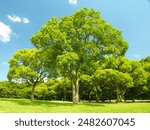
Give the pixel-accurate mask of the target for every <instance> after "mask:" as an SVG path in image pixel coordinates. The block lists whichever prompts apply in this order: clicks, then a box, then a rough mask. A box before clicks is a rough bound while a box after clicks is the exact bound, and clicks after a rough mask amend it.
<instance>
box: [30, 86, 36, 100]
mask: <svg viewBox="0 0 150 130" xmlns="http://www.w3.org/2000/svg"><path fill="white" fill-rule="evenodd" d="M35 86H36V85H33V86H32V91H31V96H30V99H31V100H32V101H33V100H34V90H35Z"/></svg>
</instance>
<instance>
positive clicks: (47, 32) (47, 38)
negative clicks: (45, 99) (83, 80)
mask: <svg viewBox="0 0 150 130" xmlns="http://www.w3.org/2000/svg"><path fill="white" fill-rule="evenodd" d="M31 42H32V43H33V44H34V45H35V47H36V48H38V49H40V50H41V51H43V52H44V53H45V54H46V56H47V62H49V65H51V67H52V66H53V67H54V68H55V70H56V71H58V74H59V76H67V77H69V79H70V81H71V84H72V100H73V102H74V103H78V102H79V80H80V76H81V75H82V74H84V73H86V70H85V68H86V69H90V68H92V63H94V62H100V61H101V59H102V58H103V57H105V56H108V55H114V56H116V57H117V56H124V54H125V52H126V50H127V49H128V44H127V42H126V41H125V40H123V37H122V35H121V32H120V31H118V30H117V29H115V28H113V27H112V26H111V25H110V24H108V23H106V21H105V20H103V19H102V18H101V16H100V12H97V11H95V10H94V9H87V8H84V9H80V10H78V11H77V12H76V13H74V14H72V15H71V16H65V17H62V18H61V19H58V18H56V17H54V18H51V19H50V20H49V21H48V22H47V23H46V24H45V25H43V26H42V28H41V29H40V30H39V31H38V32H37V33H36V34H35V35H33V36H32V38H31ZM49 65H48V64H47V66H46V67H49Z"/></svg>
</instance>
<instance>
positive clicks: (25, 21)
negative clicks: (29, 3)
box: [22, 18, 30, 23]
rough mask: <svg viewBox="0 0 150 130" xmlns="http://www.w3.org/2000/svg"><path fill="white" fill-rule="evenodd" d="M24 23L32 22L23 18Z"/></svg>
mask: <svg viewBox="0 0 150 130" xmlns="http://www.w3.org/2000/svg"><path fill="white" fill-rule="evenodd" d="M22 22H23V23H30V20H29V19H28V18H22Z"/></svg>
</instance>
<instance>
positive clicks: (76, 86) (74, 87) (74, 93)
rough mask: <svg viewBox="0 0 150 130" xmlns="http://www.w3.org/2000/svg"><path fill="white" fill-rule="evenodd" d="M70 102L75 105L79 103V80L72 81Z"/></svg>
mask: <svg viewBox="0 0 150 130" xmlns="http://www.w3.org/2000/svg"><path fill="white" fill-rule="evenodd" d="M72 101H73V103H75V104H78V103H79V80H78V79H76V80H75V81H72Z"/></svg>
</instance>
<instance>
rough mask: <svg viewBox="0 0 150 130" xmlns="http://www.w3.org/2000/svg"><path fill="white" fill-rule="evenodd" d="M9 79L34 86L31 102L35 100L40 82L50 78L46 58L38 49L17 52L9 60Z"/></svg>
mask: <svg viewBox="0 0 150 130" xmlns="http://www.w3.org/2000/svg"><path fill="white" fill-rule="evenodd" d="M9 64H10V69H9V72H8V79H9V80H10V81H15V82H26V83H28V84H29V85H31V86H32V90H31V100H34V90H35V87H36V85H37V84H38V83H39V82H42V81H44V78H45V77H47V76H48V74H47V70H46V69H45V68H44V67H43V66H44V58H42V55H41V53H40V51H39V50H37V49H24V50H19V51H17V52H16V53H15V54H14V56H13V57H12V58H10V60H9Z"/></svg>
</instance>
